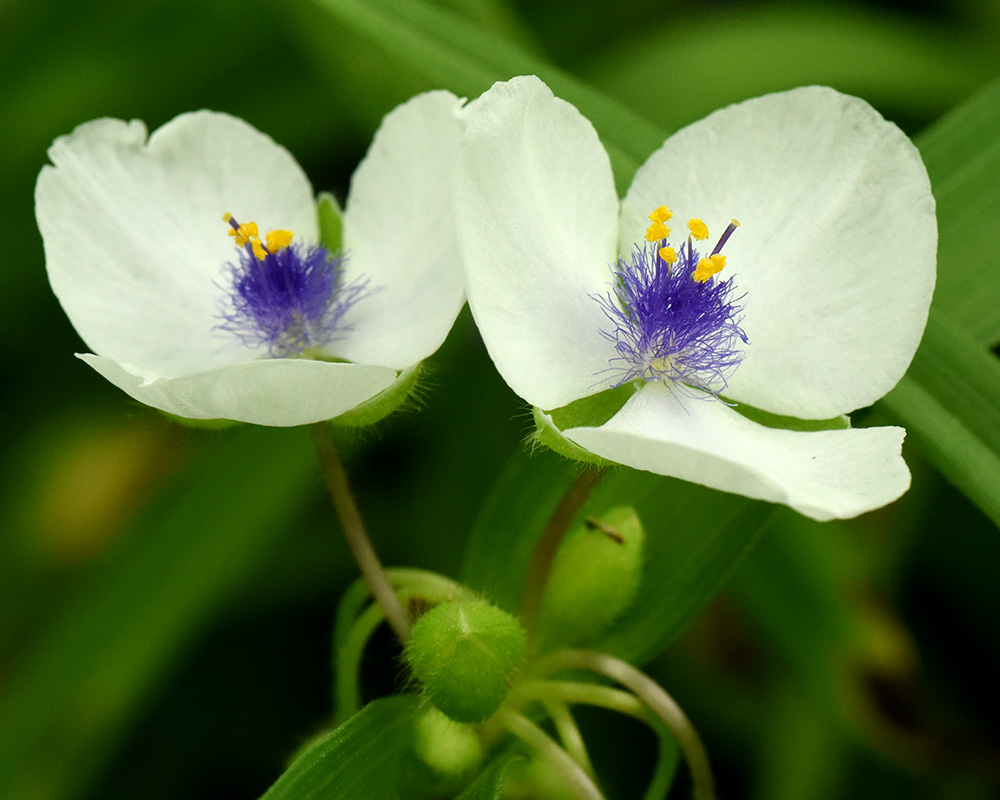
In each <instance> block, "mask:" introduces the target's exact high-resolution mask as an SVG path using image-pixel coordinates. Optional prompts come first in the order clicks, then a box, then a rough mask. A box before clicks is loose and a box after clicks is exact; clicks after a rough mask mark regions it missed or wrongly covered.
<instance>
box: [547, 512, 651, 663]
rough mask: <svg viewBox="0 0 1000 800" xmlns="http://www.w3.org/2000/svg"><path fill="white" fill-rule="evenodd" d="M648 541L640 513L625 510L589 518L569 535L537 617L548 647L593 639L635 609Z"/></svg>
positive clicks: (553, 566)
mask: <svg viewBox="0 0 1000 800" xmlns="http://www.w3.org/2000/svg"><path fill="white" fill-rule="evenodd" d="M644 540H645V533H644V532H643V528H642V523H641V522H640V520H639V517H638V515H637V514H636V513H635V510H634V509H632V508H630V507H626V506H620V507H618V508H613V509H611V510H609V511H607V512H606V513H604V514H603V515H601V517H599V518H588V519H587V520H586V521H585V522H584V524H582V525H579V526H577V527H575V528H574V529H573V530H571V531H570V532H569V533H568V534H567V535H566V538H565V539H564V540H563V542H562V544H561V545H560V547H559V552H558V553H556V559H555V562H554V563H553V565H552V572H551V573H550V575H549V580H548V584H547V585H546V587H545V596H544V597H543V598H542V607H541V611H540V613H539V625H538V631H539V637H540V639H541V640H542V642H543V643H544V646H545V647H546V648H552V647H558V646H565V645H575V644H580V643H583V642H586V641H588V640H591V639H593V638H595V637H596V636H598V635H600V634H601V633H603V632H604V631H605V630H607V629H608V627H610V625H611V623H612V622H614V621H615V619H617V618H618V617H619V616H620V615H621V614H622V613H624V611H625V610H626V609H627V608H628V607H629V606H630V605H632V602H633V601H634V600H635V596H636V594H637V593H638V591H639V581H640V580H641V578H642V552H643V542H644Z"/></svg>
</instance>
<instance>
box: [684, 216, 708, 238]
mask: <svg viewBox="0 0 1000 800" xmlns="http://www.w3.org/2000/svg"><path fill="white" fill-rule="evenodd" d="M688 230H689V231H691V236H692V237H694V238H695V239H697V240H698V241H702V240H703V239H707V238H708V225H706V224H705V223H704V222H702V221H701V220H700V219H698V218H697V217H692V218H691V219H689V220H688Z"/></svg>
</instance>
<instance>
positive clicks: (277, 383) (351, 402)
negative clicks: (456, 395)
mask: <svg viewBox="0 0 1000 800" xmlns="http://www.w3.org/2000/svg"><path fill="white" fill-rule="evenodd" d="M78 355H79V358H81V359H83V360H84V361H86V362H87V363H88V364H89V365H90V366H91V367H93V368H94V369H95V370H97V371H98V372H99V373H100V374H101V375H103V376H104V377H105V378H107V379H108V380H109V381H111V383H113V384H114V385H115V386H117V387H118V388H119V389H122V390H123V391H124V392H126V393H127V394H128V395H129V396H131V397H132V398H134V399H135V400H138V401H139V402H140V403H145V404H146V405H148V406H152V407H153V408H158V409H160V410H161V411H166V412H167V413H169V414H174V415H176V416H179V417H186V418H189V419H229V420H236V421H238V422H250V423H254V424H256V425H274V426H281V427H285V426H292V425H307V424H310V423H313V422H321V421H323V420H328V419H333V418H334V417H337V416H339V415H341V414H343V413H345V412H346V411H350V410H351V409H353V408H355V407H356V406H358V405H359V404H361V403H363V402H364V401H365V400H368V399H370V398H372V397H374V396H375V395H377V394H378V393H379V392H381V391H383V390H384V389H387V388H388V387H389V386H391V385H392V383H393V382H394V381H395V380H396V371H395V370H393V369H390V368H388V367H379V366H372V365H368V364H344V363H330V362H326V361H311V360H308V359H260V360H258V361H250V362H247V363H243V364H234V365H232V366H228V367H221V368H218V369H213V370H208V371H206V372H200V373H195V374H192V375H182V376H180V377H176V378H167V377H162V376H157V375H152V374H149V373H144V372H143V370H142V369H141V368H139V367H136V366H133V365H131V364H125V363H121V362H118V361H115V360H113V359H110V358H102V357H101V356H96V355H92V354H90V353H84V354H78Z"/></svg>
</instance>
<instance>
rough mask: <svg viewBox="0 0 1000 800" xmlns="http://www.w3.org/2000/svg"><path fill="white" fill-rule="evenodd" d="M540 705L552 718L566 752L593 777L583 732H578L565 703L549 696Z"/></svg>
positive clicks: (592, 767)
mask: <svg viewBox="0 0 1000 800" xmlns="http://www.w3.org/2000/svg"><path fill="white" fill-rule="evenodd" d="M542 705H543V706H545V711H546V712H547V713H548V715H549V719H551V720H552V724H553V725H554V726H555V729H556V733H558V734H559V738H560V739H561V740H562V743H563V747H564V748H565V749H566V752H567V753H569V754H570V757H571V758H572V759H573V760H574V761H575V762H576V763H577V764H579V765H580V766H581V767H582V768H583V771H584V772H586V773H587V774H588V775H589V776H590V777H591V778H593V777H594V774H595V773H594V765H593V764H592V763H591V761H590V756H589V755H588V754H587V744H586V742H584V740H583V734H582V733H580V728H579V726H578V725H577V724H576V720H575V719H573V715H572V714H571V713H570V710H569V708H568V707H567V705H566V704H565V703H563V702H562V701H560V700H550V699H549V698H544V699H542Z"/></svg>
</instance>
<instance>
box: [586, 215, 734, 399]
mask: <svg viewBox="0 0 1000 800" xmlns="http://www.w3.org/2000/svg"><path fill="white" fill-rule="evenodd" d="M664 212H666V213H668V214H669V213H670V211H669V209H667V207H666V206H661V207H660V208H658V209H656V210H655V211H654V212H653V213H652V214H650V215H649V218H650V219H651V220H653V224H651V225H650V226H649V229H648V230H647V232H646V236H645V239H646V242H645V243H640V244H637V245H636V246H635V249H634V251H633V252H632V254H631V258H630V260H628V261H626V260H625V258H619V259H618V262H617V263H616V264H615V265H613V266H612V272H613V278H614V280H613V281H612V286H613V287H614V289H613V292H612V293H610V294H607V295H605V296H595V297H594V299H595V300H597V302H598V303H600V304H601V306H602V308H603V310H604V313H605V315H606V316H607V318H608V319H609V320H610V322H611V323H612V325H613V329H612V330H610V331H603V330H602V331H601V333H602V335H603V336H604V337H605V338H607V339H609V340H611V341H612V342H613V343H614V346H615V350H616V351H617V356H616V357H615V358H612V359H611V361H610V362H609V370H611V371H617V372H619V373H620V379H619V380H618V382H617V383H616V384H615V385H616V386H621V385H622V384H624V383H627V382H629V381H632V380H643V381H647V382H648V381H662V382H663V383H664V384H667V385H669V386H670V387H671V389H678V390H680V391H681V392H684V393H687V394H691V395H694V396H697V397H705V396H706V393H707V395H708V396H710V397H711V396H712V395H714V396H716V397H717V396H718V395H719V393H720V392H722V391H724V390H725V388H726V386H727V385H728V380H729V376H730V375H731V374H732V372H733V370H735V369H736V367H737V366H739V364H740V362H741V361H742V360H743V350H742V347H741V345H742V344H746V342H747V337H746V334H745V333H744V332H743V329H742V328H741V327H740V322H741V320H742V317H741V314H742V306H741V305H740V304H739V303H740V301H741V300H742V299H743V298H742V296H740V297H736V298H734V297H733V295H734V293H735V292H734V290H735V286H734V283H733V279H732V278H730V279H729V280H727V281H719V280H718V279H716V278H715V277H714V276H716V275H717V274H718V273H719V272H721V271H722V269H723V268H724V267H725V266H726V257H725V256H724V255H721V254H720V253H719V252H718V251H719V250H720V249H721V248H722V246H723V245H724V244H725V243H726V241H727V240H728V239H729V237H730V236H731V235H732V233H733V231H734V230H735V229H736V227H737V226H738V225H739V223H738V222H737V221H736V220H733V221H732V223H731V224H730V226H729V227H728V228H727V229H726V232H725V233H723V235H722V237H721V239H720V240H719V243H718V244H717V245H716V248H715V251H714V252H713V253H711V254H710V255H709V256H708V257H705V258H703V257H702V256H701V255H699V253H698V251H697V250H696V249H695V247H694V244H693V241H694V240H695V239H697V240H704V239H706V238H708V226H707V225H706V224H705V223H704V222H703V221H702V220H700V219H697V218H692V219H691V220H689V222H688V230H689V231H690V236H689V238H688V239H687V240H686V241H685V242H684V243H683V244H682V245H681V246H680V247H679V248H676V249H675V248H673V247H671V246H670V245H669V244H668V243H667V241H666V235H663V236H661V235H660V234H661V230H660V229H661V228H666V226H665V225H664V224H663V221H662V220H659V219H657V218H658V217H662V216H663V215H664ZM667 218H669V217H667ZM658 226H659V227H658ZM667 234H669V230H668V231H667ZM657 242H658V243H660V244H661V245H662V246H657V244H656V243H657Z"/></svg>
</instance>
